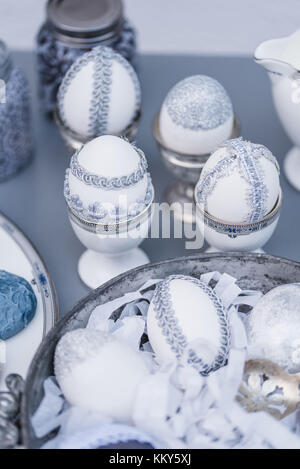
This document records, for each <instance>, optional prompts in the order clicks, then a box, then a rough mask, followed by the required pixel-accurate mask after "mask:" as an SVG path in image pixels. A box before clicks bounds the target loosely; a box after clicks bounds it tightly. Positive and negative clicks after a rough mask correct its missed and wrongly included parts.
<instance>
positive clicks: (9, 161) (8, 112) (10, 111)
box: [0, 41, 32, 182]
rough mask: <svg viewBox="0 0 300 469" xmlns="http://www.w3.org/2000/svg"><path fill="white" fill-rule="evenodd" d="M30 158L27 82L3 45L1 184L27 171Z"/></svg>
mask: <svg viewBox="0 0 300 469" xmlns="http://www.w3.org/2000/svg"><path fill="white" fill-rule="evenodd" d="M31 156H32V135H31V124H30V94H29V86H28V82H27V80H26V78H25V75H24V74H23V72H22V70H20V69H19V68H18V67H15V66H14V65H13V62H12V58H11V56H10V53H9V51H8V49H7V47H6V45H5V44H4V42H2V41H0V182H2V181H5V180H7V179H9V178H11V177H12V176H14V175H15V174H16V173H17V172H18V171H20V170H21V169H22V168H24V167H25V166H26V165H27V164H28V163H29V161H30V159H31Z"/></svg>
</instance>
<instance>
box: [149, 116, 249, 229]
mask: <svg viewBox="0 0 300 469" xmlns="http://www.w3.org/2000/svg"><path fill="white" fill-rule="evenodd" d="M153 136H154V139H155V141H156V143H157V145H158V148H159V150H160V153H161V156H162V159H163V162H164V164H165V166H166V168H167V169H168V171H169V172H170V173H171V174H172V175H173V176H174V177H175V179H176V182H174V183H173V184H172V185H171V186H170V187H169V188H168V189H167V191H166V193H165V199H166V202H167V203H168V204H169V205H173V204H174V205H173V206H174V216H175V217H176V218H177V219H178V220H180V221H181V222H184V223H194V222H195V221H196V210H195V205H194V190H195V185H196V184H197V182H198V180H199V177H200V174H201V171H202V169H203V167H204V165H205V163H206V162H207V160H208V158H209V156H210V154H208V153H206V154H199V155H189V154H184V153H179V152H175V151H174V150H171V149H170V148H168V147H167V146H166V144H165V143H164V141H163V139H162V136H161V134H160V131H159V113H158V114H157V115H156V116H155V118H154V121H153ZM239 136H240V125H239V122H238V119H237V118H236V117H235V119H234V124H233V129H232V134H231V137H230V138H237V137H239ZM177 207H178V208H179V210H176V208H177ZM181 207H182V208H181Z"/></svg>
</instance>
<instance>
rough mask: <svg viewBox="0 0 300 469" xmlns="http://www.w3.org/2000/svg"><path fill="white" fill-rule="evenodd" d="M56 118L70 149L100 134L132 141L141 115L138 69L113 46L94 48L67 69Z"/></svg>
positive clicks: (58, 98) (60, 89)
mask: <svg viewBox="0 0 300 469" xmlns="http://www.w3.org/2000/svg"><path fill="white" fill-rule="evenodd" d="M54 117H55V121H56V123H57V125H58V128H59V130H60V133H61V135H62V137H63V139H64V141H65V143H66V145H67V146H68V147H69V148H70V149H71V151H75V150H78V149H80V148H81V147H82V145H83V144H85V143H87V142H88V141H90V140H92V139H93V138H96V137H98V136H101V135H116V136H123V137H125V138H127V139H128V140H130V141H133V140H134V138H135V137H136V134H137V131H138V124H139V121H140V118H141V87H140V83H139V79H138V77H137V74H136V72H135V70H134V69H133V67H132V66H131V65H130V63H129V62H128V61H127V60H126V59H124V57H122V56H121V55H120V54H118V53H117V52H115V51H114V50H112V49H111V48H109V47H104V46H98V47H95V48H94V49H92V50H91V51H90V52H87V53H85V54H83V55H82V56H80V57H79V58H78V59H77V60H76V61H75V62H74V64H73V65H72V66H71V67H70V69H69V70H68V71H67V73H66V75H65V77H64V78H63V81H62V83H61V85H60V88H59V91H58V97H57V106H56V110H55V113H54Z"/></svg>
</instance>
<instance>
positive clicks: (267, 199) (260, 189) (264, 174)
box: [195, 138, 280, 223]
mask: <svg viewBox="0 0 300 469" xmlns="http://www.w3.org/2000/svg"><path fill="white" fill-rule="evenodd" d="M279 193H280V182H279V165H278V163H277V160H276V158H275V156H274V155H273V154H272V153H271V151H270V150H268V149H267V148H266V147H265V146H264V145H260V144H255V143H251V142H248V141H245V140H243V139H242V138H238V139H233V140H229V141H227V142H226V143H225V144H223V145H222V146H221V147H220V148H218V149H217V150H216V151H215V152H214V153H213V154H212V155H211V156H210V157H209V159H208V161H207V162H206V164H205V166H204V168H203V171H202V173H201V176H200V179H199V182H198V184H197V186H196V190H195V197H196V200H197V202H198V204H199V205H200V206H201V207H202V208H203V209H204V210H205V211H206V212H207V213H208V214H209V215H212V216H213V217H215V218H217V219H219V220H222V221H225V222H228V223H254V222H258V221H260V220H262V219H263V218H264V217H265V216H266V215H267V214H268V213H270V212H271V211H272V209H273V208H274V206H275V205H276V202H277V201H278V197H279Z"/></svg>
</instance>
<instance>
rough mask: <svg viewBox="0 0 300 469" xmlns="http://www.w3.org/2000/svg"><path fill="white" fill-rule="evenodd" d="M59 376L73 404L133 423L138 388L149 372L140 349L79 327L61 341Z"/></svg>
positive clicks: (57, 363) (57, 362) (57, 354)
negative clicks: (134, 348) (132, 417)
mask: <svg viewBox="0 0 300 469" xmlns="http://www.w3.org/2000/svg"><path fill="white" fill-rule="evenodd" d="M54 368H55V376H56V379H57V381H58V384H59V386H60V388H61V390H62V392H63V394H64V396H65V398H66V399H67V401H68V402H69V403H70V404H71V405H73V406H78V407H82V408H84V409H87V410H91V411H97V412H100V413H101V414H103V416H107V417H111V418H113V419H115V420H116V421H118V422H129V421H130V420H131V414H132V411H133V406H134V402H135V396H136V391H137V387H138V386H139V383H140V382H141V380H142V379H143V378H144V377H145V376H146V375H147V374H148V373H149V371H148V368H147V366H146V364H145V361H144V360H143V358H142V357H141V354H140V352H136V351H135V350H133V349H132V348H131V347H130V346H129V345H127V344H125V343H123V342H120V341H118V340H117V339H115V338H114V337H113V336H112V335H111V334H107V333H104V332H101V331H97V330H92V329H77V330H74V331H71V332H68V333H67V334H65V335H64V336H63V337H62V338H61V339H60V341H59V343H58V345H57V347H56V351H55V357H54Z"/></svg>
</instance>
